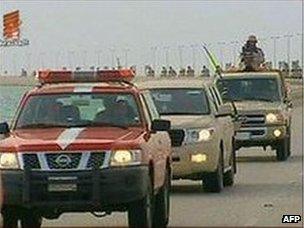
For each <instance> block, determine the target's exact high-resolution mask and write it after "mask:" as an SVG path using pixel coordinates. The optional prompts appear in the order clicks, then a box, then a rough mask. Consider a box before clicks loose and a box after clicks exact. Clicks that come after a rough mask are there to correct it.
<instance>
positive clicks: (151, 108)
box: [143, 91, 160, 120]
mask: <svg viewBox="0 0 304 228" xmlns="http://www.w3.org/2000/svg"><path fill="white" fill-rule="evenodd" d="M143 96H144V100H145V102H146V105H147V108H148V111H149V114H150V117H151V119H152V120H155V119H159V118H160V117H159V114H158V112H157V109H156V107H155V104H154V101H153V99H152V97H151V95H150V92H148V91H145V92H144V93H143Z"/></svg>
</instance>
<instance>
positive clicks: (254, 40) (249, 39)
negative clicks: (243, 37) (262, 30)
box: [248, 35, 258, 43]
mask: <svg viewBox="0 0 304 228" xmlns="http://www.w3.org/2000/svg"><path fill="white" fill-rule="evenodd" d="M248 41H249V42H252V43H257V42H258V40H257V38H256V36H255V35H250V36H249V37H248Z"/></svg>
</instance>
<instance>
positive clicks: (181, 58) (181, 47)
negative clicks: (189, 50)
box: [178, 45, 185, 68]
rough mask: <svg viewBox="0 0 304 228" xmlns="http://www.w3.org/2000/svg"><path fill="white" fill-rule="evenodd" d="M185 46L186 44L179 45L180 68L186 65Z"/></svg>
mask: <svg viewBox="0 0 304 228" xmlns="http://www.w3.org/2000/svg"><path fill="white" fill-rule="evenodd" d="M184 47H185V45H179V46H178V55H179V64H180V68H183V66H184V61H183V49H184Z"/></svg>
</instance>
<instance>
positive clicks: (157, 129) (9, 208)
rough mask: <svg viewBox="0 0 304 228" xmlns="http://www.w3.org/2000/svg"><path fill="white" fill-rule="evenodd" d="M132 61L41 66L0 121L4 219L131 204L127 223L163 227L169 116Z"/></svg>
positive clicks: (24, 220)
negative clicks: (81, 67) (93, 66)
mask: <svg viewBox="0 0 304 228" xmlns="http://www.w3.org/2000/svg"><path fill="white" fill-rule="evenodd" d="M133 77H134V73H133V71H132V70H101V71H94V72H82V71H76V72H72V71H41V72H39V80H40V83H41V84H40V85H39V86H38V87H36V88H35V89H33V90H31V91H29V92H28V93H26V94H25V95H24V97H23V98H22V100H21V102H20V106H19V108H18V110H17V113H16V117H15V119H14V120H13V122H12V125H11V127H10V128H9V126H8V124H7V123H1V124H0V134H1V135H2V137H3V138H4V139H3V140H1V141H0V172H1V180H2V186H1V189H2V200H3V203H2V209H1V213H2V217H3V226H4V227H16V226H17V223H18V221H21V225H22V227H40V226H41V224H42V218H46V219H57V218H58V217H59V216H60V215H61V214H62V213H66V212H91V213H92V214H94V215H96V216H98V217H102V216H105V215H107V214H110V213H111V212H113V211H127V212H128V221H129V225H130V226H132V227H160V226H166V225H167V223H168V219H169V188H170V183H171V141H170V137H169V134H168V132H167V131H168V130H169V128H170V122H169V121H166V120H161V119H159V116H158V113H157V111H156V108H155V107H154V104H153V102H152V99H151V97H150V94H149V93H146V92H142V91H140V90H139V89H138V88H137V87H136V86H135V85H133V84H132V83H131V82H130V80H131V79H132V78H133Z"/></svg>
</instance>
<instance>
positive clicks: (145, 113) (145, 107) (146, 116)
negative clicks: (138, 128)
mask: <svg viewBox="0 0 304 228" xmlns="http://www.w3.org/2000/svg"><path fill="white" fill-rule="evenodd" d="M139 98H140V101H141V103H142V107H143V112H144V115H145V118H146V120H147V122H148V125H149V126H150V124H151V117H150V114H149V111H148V108H147V105H146V102H145V99H144V97H143V95H142V94H141V95H140V96H139Z"/></svg>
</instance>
